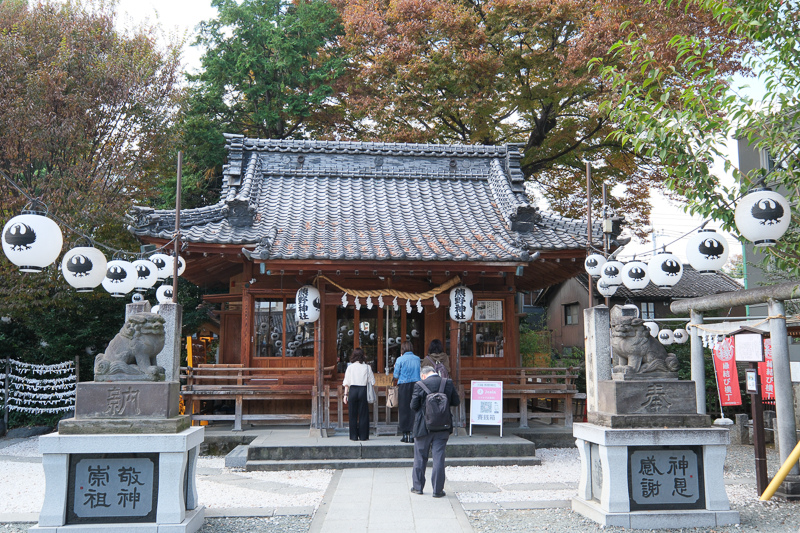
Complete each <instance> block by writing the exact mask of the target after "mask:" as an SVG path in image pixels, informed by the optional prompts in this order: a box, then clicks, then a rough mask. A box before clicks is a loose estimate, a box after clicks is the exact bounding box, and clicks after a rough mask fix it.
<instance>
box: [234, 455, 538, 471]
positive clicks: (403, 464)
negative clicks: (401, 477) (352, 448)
mask: <svg viewBox="0 0 800 533" xmlns="http://www.w3.org/2000/svg"><path fill="white" fill-rule="evenodd" d="M430 464H431V460H430V459H429V460H428V465H430ZM446 464H447V466H537V465H540V464H541V460H540V459H538V458H537V457H449V456H448V457H447V459H446ZM413 465H414V459H413V458H375V459H339V458H337V459H316V460H315V459H308V460H297V461H269V460H266V461H264V460H262V461H247V464H246V466H245V470H248V471H278V470H319V469H344V468H411V467H412V466H413Z"/></svg>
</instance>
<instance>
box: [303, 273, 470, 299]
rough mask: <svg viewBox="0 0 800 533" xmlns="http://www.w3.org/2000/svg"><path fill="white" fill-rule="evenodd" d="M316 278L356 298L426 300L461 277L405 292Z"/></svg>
mask: <svg viewBox="0 0 800 533" xmlns="http://www.w3.org/2000/svg"><path fill="white" fill-rule="evenodd" d="M316 279H318V280H320V279H322V280H325V281H327V282H328V283H330V284H331V285H333V286H334V287H336V288H337V289H339V290H340V291H342V292H345V293H347V294H350V295H352V296H355V297H357V298H359V297H360V298H369V297H371V296H374V297H380V296H394V297H395V298H403V299H405V300H427V299H428V298H432V297H434V296H436V295H437V294H441V293H443V292H444V291H446V290H448V289H450V288H452V287H455V286H456V285H458V284H459V283H461V278H459V277H458V276H456V277H454V278H452V279H450V280H448V281H446V282H444V283H443V284H441V285H439V286H438V287H434V288H433V289H430V290H429V291H425V292H405V291H398V290H395V289H378V290H368V291H362V290H356V289H346V288H344V287H342V286H341V285H339V284H338V283H336V282H335V281H333V280H332V279H330V278H329V277H327V276H317V278H316Z"/></svg>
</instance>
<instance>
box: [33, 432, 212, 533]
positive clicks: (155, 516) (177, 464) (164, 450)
mask: <svg viewBox="0 0 800 533" xmlns="http://www.w3.org/2000/svg"><path fill="white" fill-rule="evenodd" d="M203 434H204V429H203V428H202V427H193V428H189V429H186V430H184V431H181V432H180V433H175V434H163V433H162V434H152V433H151V434H120V435H115V434H80V435H62V434H60V433H53V434H50V435H44V436H42V437H40V438H39V449H40V450H41V452H42V467H43V469H44V475H45V494H44V505H43V506H42V511H41V513H40V514H39V523H38V525H37V527H38V529H34V531H72V532H77V531H80V532H89V531H92V532H99V531H116V532H119V533H122V532H123V531H137V532H139V531H142V532H144V531H147V532H153V533H156V532H164V533H167V532H175V533H179V532H180V533H193V532H194V531H196V530H197V529H199V528H200V527H201V526H202V524H203V512H204V511H203V508H202V507H201V506H200V505H199V504H198V501H197V487H196V484H195V473H196V471H197V456H198V452H199V447H200V444H201V443H202V442H203ZM73 455H75V456H76V457H72V456H73ZM144 456H149V457H152V459H151V461H152V462H153V472H154V473H153V472H151V474H152V478H153V481H147V480H146V479H145V478H143V480H144V481H145V484H144V485H142V484H141V483H139V485H142V496H143V497H142V499H141V501H142V502H149V501H150V497H152V507H150V513H149V515H148V516H147V517H146V518H145V519H146V520H149V521H144V520H145V519H143V518H144V517H140V518H139V520H138V521H136V520H133V519H131V521H129V522H123V521H121V520H120V518H119V517H120V516H121V515H120V513H118V512H115V511H109V512H108V513H105V514H102V515H100V514H97V515H94V516H97V517H98V518H91V519H87V518H82V517H85V516H91V515H88V514H86V511H87V509H86V507H85V505H86V504H85V502H83V501H82V498H79V495H82V496H86V494H84V492H79V490H78V489H84V487H83V486H80V487H78V485H79V484H86V481H82V482H78V479H80V475H81V474H80V473H76V472H77V471H78V470H80V468H79V467H80V465H81V464H84V465H85V464H86V462H87V459H86V458H88V461H98V462H99V461H103V460H107V461H112V462H113V461H118V462H120V461H135V460H139V461H142V460H143V459H133V458H136V457H139V458H141V457H144ZM89 464H91V462H90V463H89ZM117 464H119V463H117ZM122 464H123V466H124V465H125V464H124V463H122ZM76 465H78V466H76ZM114 468H116V467H114ZM76 469H77V470H76ZM98 469H99V467H98ZM89 470H90V471H91V467H89ZM112 472H113V470H112ZM137 474H138V472H137ZM143 475H145V476H146V474H143ZM156 475H157V483H156V481H155V480H156V477H155V476H156ZM90 483H91V482H90ZM106 484H108V490H114V491H115V490H116V489H114V488H113V482H112V481H110V480H109V478H108V477H106V479H105V481H104V483H103V485H102V486H103V487H105V486H106ZM148 484H149V487H150V488H149V492H148V490H147V487H148ZM129 485H130V484H129ZM97 486H98V487H99V485H97ZM123 486H124V485H123ZM156 486H157V489H156V488H155V487H156ZM126 490H127V489H126ZM91 491H94V489H91V490H90V492H91ZM72 494H74V495H75V496H71V495H72ZM113 494H114V492H112V495H113ZM118 494H119V493H117V495H118ZM114 498H116V496H112V499H111V501H110V502H106V503H113V502H114V501H115V500H114ZM71 499H72V500H74V504H73V505H74V508H73V507H71V506H70V500H71ZM87 501H88V500H87ZM137 501H139V500H137ZM81 505H83V506H82V507H81ZM94 507H95V506H93V507H92V509H94ZM104 507H111V506H110V505H107V506H104ZM78 513H80V514H78ZM71 516H72V517H73V518H70V517H71ZM124 516H131V515H124ZM136 516H138V515H136ZM106 518H108V521H104V520H106ZM114 518H116V521H114V520H113V519H114ZM90 520H91V522H90ZM68 521H69V522H71V523H69V524H68V523H67V522H68Z"/></svg>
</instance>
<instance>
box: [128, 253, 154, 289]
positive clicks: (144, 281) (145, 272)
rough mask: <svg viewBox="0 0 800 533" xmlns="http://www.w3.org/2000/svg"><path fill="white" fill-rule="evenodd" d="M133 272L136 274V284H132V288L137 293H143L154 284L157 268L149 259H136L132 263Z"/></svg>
mask: <svg viewBox="0 0 800 533" xmlns="http://www.w3.org/2000/svg"><path fill="white" fill-rule="evenodd" d="M133 270H134V272H136V283H134V285H133V288H134V289H135V290H136V291H137V292H145V291H146V290H147V289H149V288H150V287H152V286H153V285H155V284H156V281H157V280H158V273H157V271H158V267H156V265H155V264H154V263H153V262H152V261H150V260H149V259H137V260H136V261H134V262H133Z"/></svg>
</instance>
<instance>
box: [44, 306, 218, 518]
mask: <svg viewBox="0 0 800 533" xmlns="http://www.w3.org/2000/svg"><path fill="white" fill-rule="evenodd" d="M129 307H130V306H129ZM177 307H180V306H177ZM177 316H180V313H177ZM163 322H164V320H162V319H160V318H158V317H155V318H154V315H152V314H151V313H129V316H128V317H127V319H126V325H125V326H124V327H123V329H122V330H121V331H120V333H119V334H118V335H117V337H115V340H114V341H112V343H110V344H109V348H107V349H106V354H105V356H103V354H101V356H103V357H101V356H98V360H97V361H96V362H95V379H96V380H97V379H98V378H97V376H98V375H102V377H103V379H102V380H97V381H92V382H84V383H79V384H78V387H77V391H76V401H75V417H74V418H70V419H66V420H62V421H61V422H60V423H59V427H58V433H53V434H51V435H45V436H43V437H40V439H39V449H40V450H41V452H42V467H43V468H44V474H45V483H46V486H45V499H44V505H43V506H42V512H41V513H40V514H39V523H38V524H37V525H35V526H33V527H32V528H31V529H30V531H38V532H52V533H56V532H61V533H64V532H71V533H79V532H89V531H108V532H112V533H113V532H117V533H122V532H142V533H144V532H147V533H165V532H170V533H194V532H195V531H197V530H198V529H200V528H201V527H202V525H203V519H204V515H205V509H204V507H203V506H201V505H200V504H199V502H198V500H197V488H196V485H195V474H196V470H197V456H198V454H199V449H200V444H202V442H203V436H204V429H203V428H202V427H190V423H189V417H188V416H185V415H180V414H179V413H178V404H179V401H180V384H179V383H178V381H176V380H177V375H175V376H174V378H173V380H169V379H168V380H167V381H159V379H162V380H163V378H164V373H163V372H150V371H149V370H150V368H151V367H153V368H163V367H162V366H157V365H155V364H153V363H152V360H150V361H149V362H147V361H144V362H143V361H142V360H140V357H138V356H139V355H141V354H142V353H146V354H147V357H148V358H151V357H153V356H155V354H156V353H158V352H159V350H161V346H172V345H173V344H174V342H172V339H170V338H168V339H166V341H167V342H164V333H163V332H164V329H165V328H164V327H163V326H159V324H162V323H163ZM171 331H173V334H170V335H168V337H171V336H173V335H177V333H175V332H179V331H180V322H179V321H178V322H177V323H175V324H174V327H173V328H172V330H171ZM159 334H160V337H159ZM144 335H148V336H149V337H145V336H144ZM114 346H116V348H117V350H116V352H114V354H112V350H111V348H112V347H114ZM170 353H172V354H173V357H177V355H176V354H175V353H174V351H171V352H170ZM178 353H179V352H178ZM109 354H112V355H111V356H110V355H109ZM166 363H167V364H166V365H164V366H166V368H169V369H172V368H173V367H175V368H177V363H176V362H175V363H173V362H172V361H166ZM103 365H105V366H103ZM148 365H149V366H148ZM142 369H144V370H142ZM131 376H135V377H140V376H144V377H151V378H152V379H150V380H136V379H131Z"/></svg>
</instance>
